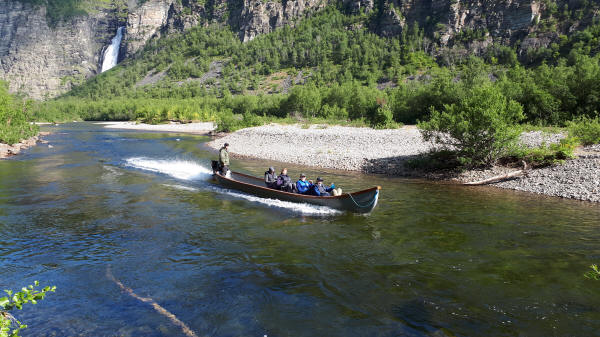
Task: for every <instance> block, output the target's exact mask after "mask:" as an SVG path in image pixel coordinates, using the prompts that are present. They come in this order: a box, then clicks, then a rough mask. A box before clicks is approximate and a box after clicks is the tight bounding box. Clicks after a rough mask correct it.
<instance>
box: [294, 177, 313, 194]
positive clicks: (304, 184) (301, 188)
mask: <svg viewBox="0 0 600 337" xmlns="http://www.w3.org/2000/svg"><path fill="white" fill-rule="evenodd" d="M312 186H313V185H312V184H311V183H309V182H308V180H305V181H302V180H298V181H297V182H296V189H297V190H298V193H300V194H306V192H308V191H309V190H310V188H311V187H312Z"/></svg>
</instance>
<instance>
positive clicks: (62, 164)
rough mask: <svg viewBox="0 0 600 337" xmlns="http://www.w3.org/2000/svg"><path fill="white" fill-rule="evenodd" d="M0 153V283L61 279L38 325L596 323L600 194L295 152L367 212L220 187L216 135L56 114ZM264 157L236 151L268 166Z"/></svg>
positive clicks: (321, 327)
mask: <svg viewBox="0 0 600 337" xmlns="http://www.w3.org/2000/svg"><path fill="white" fill-rule="evenodd" d="M52 130H54V131H56V132H55V134H53V135H52V136H49V137H48V140H49V141H50V144H52V145H53V148H49V147H47V146H46V147H44V146H43V145H41V146H38V147H35V148H33V149H30V150H28V151H27V152H26V153H25V154H24V155H23V156H19V157H15V158H13V159H10V160H8V161H2V162H0V261H1V263H2V267H3V277H2V278H1V279H0V288H19V287H21V286H23V285H25V284H29V283H31V282H32V281H33V280H35V279H39V280H40V281H42V283H44V284H53V285H57V286H58V290H57V293H55V294H51V295H50V296H48V297H47V299H46V300H44V301H43V302H40V304H38V305H37V306H35V307H33V306H32V307H30V308H25V309H24V310H23V311H20V312H18V313H17V315H18V318H19V319H21V320H22V321H24V322H26V323H27V324H29V325H30V328H29V329H28V330H27V333H28V334H30V335H34V336H52V335H60V336H72V335H80V336H115V335H119V336H165V335H168V336H180V335H182V332H181V330H180V329H179V328H178V327H176V326H174V325H173V324H172V323H171V322H170V321H169V320H168V319H166V318H164V317H162V316H160V315H159V314H157V313H156V311H155V310H153V308H152V307H151V306H149V305H147V304H144V303H141V302H140V301H138V300H135V299H134V298H131V296H128V295H127V294H126V293H123V292H122V291H121V290H120V289H119V287H117V286H116V285H115V283H114V282H112V281H111V280H109V279H107V277H106V268H107V266H108V265H111V266H112V271H113V273H114V275H115V277H116V278H118V279H119V280H121V281H122V282H123V283H124V284H125V285H126V286H128V287H130V288H132V289H133V291H134V292H135V293H137V294H139V295H140V296H148V297H151V298H152V299H153V300H155V301H156V302H157V303H159V304H160V305H161V306H163V307H164V308H166V309H167V310H168V311H170V312H172V313H173V314H175V315H176V316H177V317H178V318H179V319H180V320H181V321H183V322H185V323H186V324H187V325H189V326H190V327H191V328H192V329H193V330H194V331H196V332H197V333H198V334H199V335H211V336H241V335H244V336H263V335H268V336H291V335H293V336H315V335H324V336H398V335H401V336H474V335H478V336H479V335H485V336H506V335H525V336H548V335H555V336H565V335H569V336H590V335H595V334H596V333H597V331H598V329H599V328H600V323H599V322H600V314H599V313H598V311H597V310H595V308H596V307H597V303H599V301H600V295H599V293H598V292H597V291H596V289H597V288H596V287H597V286H598V285H597V284H596V283H593V282H592V281H590V280H587V279H585V278H584V277H583V276H582V274H583V273H584V272H585V271H586V270H587V268H588V266H589V265H590V264H592V263H598V261H600V249H599V248H598V245H597V242H598V240H599V239H600V229H599V227H598V224H599V223H598V219H600V209H599V208H598V206H597V205H596V204H590V203H581V202H575V201H569V200H562V199H556V198H547V197H539V196H536V195H531V194H526V193H515V192H512V191H505V190H499V189H491V188H465V187H463V186H448V185H441V184H431V183H427V182H422V181H417V180H407V179H397V178H393V177H386V176H377V175H369V176H365V175H362V174H360V173H353V172H340V171H334V170H320V169H314V168H307V167H301V166H295V165H289V169H290V172H291V173H292V176H294V175H297V174H299V172H304V173H306V174H307V175H309V176H317V175H320V176H323V177H325V179H326V181H328V182H335V183H336V185H340V186H342V187H343V188H344V189H345V190H358V189H362V188H365V187H370V186H373V185H381V186H383V190H382V193H381V199H380V203H379V205H378V207H377V209H376V210H375V211H374V212H373V213H372V214H371V215H369V216H357V215H353V214H344V213H343V214H338V213H332V214H329V213H319V212H318V211H315V210H314V209H309V211H310V212H302V211H299V210H298V207H299V206H297V205H285V204H284V205H276V204H273V203H272V202H271V201H268V200H267V201H265V200H256V199H252V198H248V197H249V196H246V195H239V194H236V192H234V191H227V190H223V189H220V188H219V187H217V186H214V185H212V184H211V183H210V182H209V181H208V180H209V178H208V177H209V175H210V171H208V169H207V168H208V163H209V160H210V159H211V157H212V156H214V154H212V153H211V152H208V151H206V150H205V149H204V148H203V145H202V142H204V141H206V140H207V138H206V137H197V136H186V135H177V134H158V133H143V132H131V131H127V132H120V131H114V130H111V131H106V129H103V128H101V127H99V126H95V125H90V124H87V123H82V124H79V123H78V124H73V125H65V126H60V127H58V128H56V127H53V128H52ZM268 166H269V162H266V161H261V160H235V161H234V162H233V168H234V169H235V170H239V171H243V172H247V173H250V174H254V175H262V173H263V172H264V170H265V167H268Z"/></svg>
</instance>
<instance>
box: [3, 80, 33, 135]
mask: <svg viewBox="0 0 600 337" xmlns="http://www.w3.org/2000/svg"><path fill="white" fill-rule="evenodd" d="M31 106H32V105H31V103H30V102H21V101H16V102H15V99H14V97H13V96H12V95H10V94H9V93H8V85H7V84H6V82H2V81H0V143H6V144H15V143H18V142H19V141H21V140H22V139H26V138H29V137H33V136H35V135H36V134H37V133H38V131H39V128H38V127H37V126H36V125H31V124H30V123H29V122H30V120H29V110H31Z"/></svg>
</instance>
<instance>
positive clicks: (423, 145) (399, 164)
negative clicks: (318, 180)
mask: <svg viewBox="0 0 600 337" xmlns="http://www.w3.org/2000/svg"><path fill="white" fill-rule="evenodd" d="M224 143H229V144H230V152H231V153H233V154H238V155H242V156H249V157H256V158H264V159H270V160H276V161H280V162H289V163H296V164H301V165H307V166H316V167H323V168H333V169H340V170H349V171H365V172H370V173H388V174H404V173H406V172H405V169H404V167H403V166H404V165H403V163H404V161H405V160H406V159H408V158H411V157H413V156H415V155H418V154H420V153H423V152H427V151H429V149H430V148H431V147H432V144H430V143H427V142H425V141H424V140H423V138H422V137H421V134H420V132H419V130H417V129H416V128H415V127H403V128H400V129H395V130H374V129H371V128H352V127H342V126H329V127H325V126H319V125H312V126H310V127H309V128H303V127H300V126H298V125H273V124H271V125H264V126H258V127H254V128H247V129H242V130H239V131H237V132H234V133H231V134H229V135H227V136H225V137H223V138H220V139H217V140H215V141H212V142H210V143H208V146H210V147H212V148H214V149H218V148H220V147H221V146H222V145H223V144H224Z"/></svg>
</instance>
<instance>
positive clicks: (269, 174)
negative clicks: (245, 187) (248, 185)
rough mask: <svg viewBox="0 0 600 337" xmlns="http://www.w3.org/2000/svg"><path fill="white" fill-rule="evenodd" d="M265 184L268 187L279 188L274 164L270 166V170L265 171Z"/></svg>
mask: <svg viewBox="0 0 600 337" xmlns="http://www.w3.org/2000/svg"><path fill="white" fill-rule="evenodd" d="M265 185H267V187H268V188H277V174H276V173H275V168H274V167H273V166H271V167H269V170H268V171H266V172H265Z"/></svg>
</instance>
